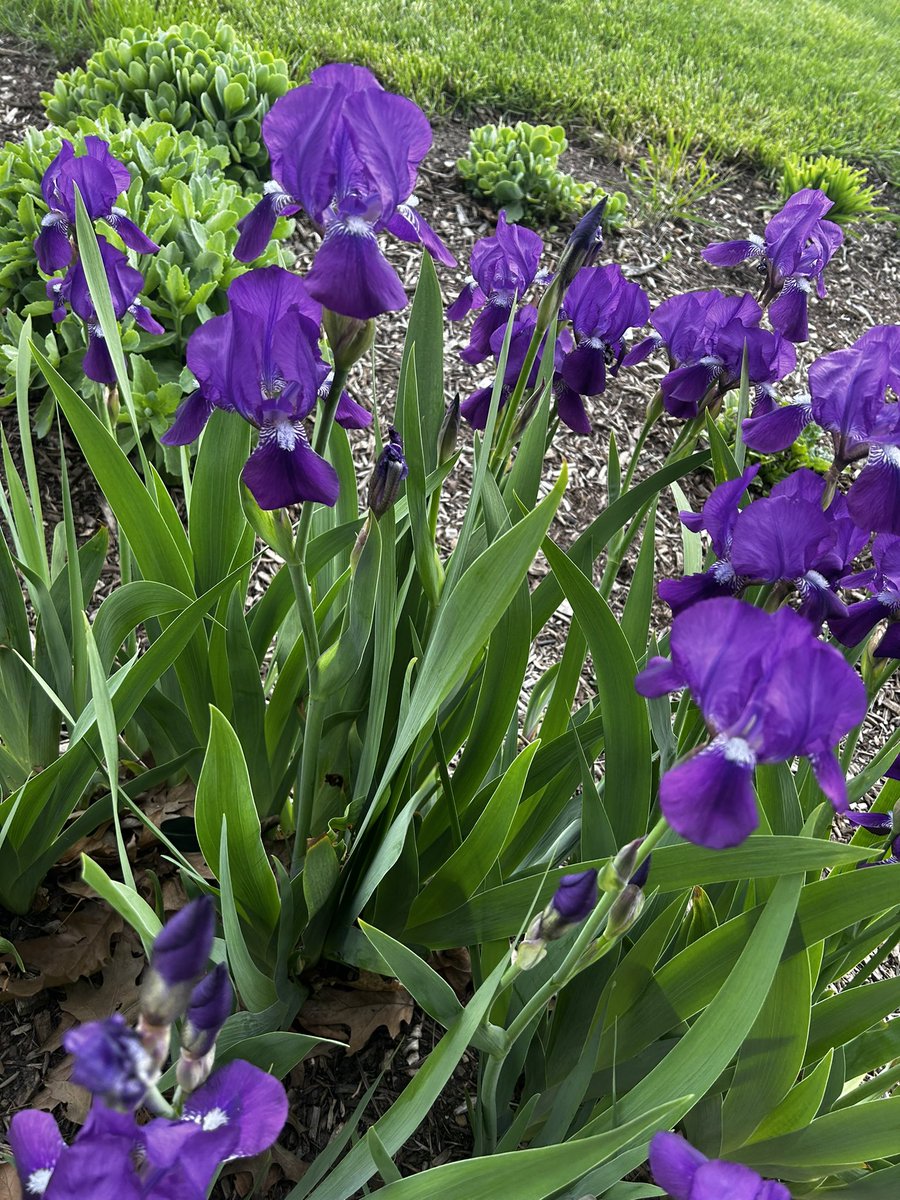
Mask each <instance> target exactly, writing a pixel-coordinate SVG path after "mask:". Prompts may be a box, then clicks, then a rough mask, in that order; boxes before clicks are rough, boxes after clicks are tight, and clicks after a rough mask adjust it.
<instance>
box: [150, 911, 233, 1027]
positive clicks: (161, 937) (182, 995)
mask: <svg viewBox="0 0 900 1200" xmlns="http://www.w3.org/2000/svg"><path fill="white" fill-rule="evenodd" d="M214 933H215V910H214V908H213V902H212V900H211V899H210V897H209V896H201V897H200V899H199V900H192V901H191V903H190V904H188V905H186V906H185V907H184V908H183V909H182V910H181V912H180V913H178V914H177V915H176V916H174V917H173V918H172V920H171V921H169V922H168V923H167V924H166V925H165V926H164V927H163V929H162V930H161V932H160V933H159V934H158V935H157V938H156V940H155V941H154V943H153V950H152V953H151V956H150V966H149V968H148V969H147V972H146V974H145V976H144V982H143V983H142V985H141V996H140V1008H141V1016H142V1018H143V1021H144V1024H145V1025H148V1026H151V1027H157V1028H159V1027H161V1026H166V1025H171V1024H172V1022H173V1021H174V1020H175V1019H176V1018H177V1017H180V1016H181V1014H182V1013H183V1012H184V1010H185V1009H186V1008H187V1005H188V1000H189V999H190V995H191V989H192V988H193V986H194V984H195V983H196V982H197V980H198V979H199V978H200V976H201V975H202V974H203V972H204V971H205V970H206V964H207V962H208V961H209V954H210V951H211V950H212V943H213V935H214Z"/></svg>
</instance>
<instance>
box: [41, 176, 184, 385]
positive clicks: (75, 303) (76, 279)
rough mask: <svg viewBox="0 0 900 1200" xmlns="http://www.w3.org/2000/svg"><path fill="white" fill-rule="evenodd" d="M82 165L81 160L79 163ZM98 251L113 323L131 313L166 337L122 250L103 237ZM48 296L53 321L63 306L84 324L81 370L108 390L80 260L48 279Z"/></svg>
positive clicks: (110, 377)
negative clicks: (60, 275) (144, 301)
mask: <svg viewBox="0 0 900 1200" xmlns="http://www.w3.org/2000/svg"><path fill="white" fill-rule="evenodd" d="M79 161H82V160H79ZM97 244H98V245H99V247H100V257H101V258H102V259H103V267H104V270H105V271H106V279H107V282H108V283H109V291H110V296H111V297H112V306H113V312H114V313H115V316H116V320H117V321H121V320H122V318H123V317H124V316H125V314H126V313H130V314H131V315H132V316H133V317H134V319H135V322H136V323H137V324H138V325H139V326H140V327H141V329H144V330H146V331H147V333H156V334H160V333H165V330H164V329H163V327H162V325H160V323H159V321H157V320H156V319H155V317H153V315H152V314H151V312H150V310H149V309H148V308H147V306H146V305H145V304H142V303H141V298H140V295H141V288H142V287H143V286H144V277H143V275H141V273H140V271H138V270H136V269H135V268H134V267H131V266H129V265H128V259H127V258H126V257H125V255H124V254H123V253H122V251H121V250H117V249H116V248H115V246H112V245H110V243H109V242H108V241H107V240H106V238H104V237H98V238H97ZM47 296H48V298H49V299H51V300H52V301H53V304H54V308H53V319H54V321H61V320H62V319H63V318H64V317H65V315H66V305H67V304H68V306H69V307H70V308H71V310H72V312H73V313H75V315H76V316H78V317H80V318H81V319H82V321H84V323H85V326H86V327H87V333H88V348H87V351H86V352H85V355H84V358H83V360H82V364H81V365H82V369H83V371H84V373H85V375H87V377H88V378H89V379H93V380H94V381H95V382H96V383H105V384H107V385H109V386H111V385H112V384H114V383H115V382H116V372H115V368H114V367H113V364H112V359H111V358H110V355H109V350H108V348H107V345H106V341H105V339H104V337H103V330H102V329H101V328H100V324H99V322H98V320H97V310H96V308H95V307H94V302H93V300H92V299H91V293H90V290H89V288H88V283H87V277H86V275H85V273H84V266H83V264H82V262H81V260H80V259H79V260H78V262H76V263H75V264H74V266H72V267H71V268H70V269H69V272H68V274H67V275H65V277H64V278H62V279H50V280H48V282H47Z"/></svg>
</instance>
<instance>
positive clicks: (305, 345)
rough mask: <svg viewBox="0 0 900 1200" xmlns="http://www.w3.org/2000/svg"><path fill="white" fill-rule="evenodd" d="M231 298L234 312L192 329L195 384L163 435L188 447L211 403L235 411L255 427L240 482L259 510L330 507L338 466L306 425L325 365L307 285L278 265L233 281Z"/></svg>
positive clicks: (189, 353)
mask: <svg viewBox="0 0 900 1200" xmlns="http://www.w3.org/2000/svg"><path fill="white" fill-rule="evenodd" d="M228 302H229V306H230V307H229V312H227V313H226V314H225V315H224V316H221V317H213V318H212V319H211V320H209V321H207V322H206V324H205V325H201V326H200V328H199V329H197V330H195V332H194V333H192V334H191V337H190V339H189V341H188V348H187V360H188V366H189V367H190V368H191V370H192V371H193V373H194V375H195V376H196V377H197V382H198V384H199V389H198V390H197V391H196V392H194V393H193V394H192V395H191V396H189V397H188V398H187V399H186V400H185V401H184V402H183V403H182V405H181V407H180V408H179V410H178V412H177V414H176V416H175V423H174V424H173V425H172V427H171V429H169V431H168V432H167V433H166V434H165V435H164V436H163V438H162V441H163V442H164V443H165V444H166V445H169V446H182V445H185V444H187V443H188V442H192V441H194V439H195V438H197V437H199V435H200V433H201V431H202V429H203V427H204V425H205V424H206V422H207V421H208V419H209V417H210V414H211V413H212V411H213V409H214V408H222V409H225V410H226V411H234V412H237V413H238V414H239V415H240V416H241V417H243V418H244V420H245V421H249V422H250V424H251V425H254V426H255V427H256V428H257V429H258V430H259V441H258V443H257V446H256V449H255V450H254V451H253V453H252V454H251V455H250V458H249V459H248V460H247V463H246V465H245V466H244V470H243V473H242V476H241V478H242V479H243V481H244V483H245V484H246V485H247V487H248V488H249V489H250V491H251V492H252V493H253V496H254V498H255V499H256V502H257V504H259V506H260V507H261V508H264V509H275V508H284V507H286V506H287V505H290V504H297V503H299V502H300V501H303V500H317V501H319V502H321V503H322V504H334V502H335V501H336V500H337V496H338V477H337V472H336V471H335V469H334V467H332V466H331V464H330V463H328V462H326V461H325V459H324V458H320V456H319V455H318V454H316V453H315V452H314V451H313V449H312V447H311V446H310V444H309V439H308V437H307V434H306V429H305V427H304V424H303V422H304V419H305V418H306V417H307V416H308V415H309V414H310V413H311V412H312V410H313V408H315V405H316V399H317V393H318V389H319V386H320V383H321V382H322V367H323V364H322V361H321V356H320V355H319V349H318V339H319V329H318V325H317V324H315V323H314V321H313V320H311V319H310V315H309V314H310V298H309V295H308V293H307V291H306V289H305V288H304V286H303V282H302V281H301V280H300V279H298V278H297V276H296V275H292V274H291V273H290V272H289V271H285V270H283V269H282V268H281V267H264V268H261V269H259V270H255V271H248V272H247V274H246V275H240V276H238V278H237V279H235V280H233V282H232V283H231V285H230V287H229V289H228ZM325 371H326V374H327V371H328V368H327V367H326V368H325Z"/></svg>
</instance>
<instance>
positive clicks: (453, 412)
mask: <svg viewBox="0 0 900 1200" xmlns="http://www.w3.org/2000/svg"><path fill="white" fill-rule="evenodd" d="M459 407H460V403H459V392H457V393H456V395H455V396H454V397H453V399H452V400H451V401H450V403H449V404H448V405H447V408H446V410H445V412H444V419H443V421H441V428H440V430H439V432H438V439H437V460H438V466H442V465H443V463H445V462H447V460H448V459H450V458H452V457H453V455H454V454H455V453H456V442H457V439H458V438H459Z"/></svg>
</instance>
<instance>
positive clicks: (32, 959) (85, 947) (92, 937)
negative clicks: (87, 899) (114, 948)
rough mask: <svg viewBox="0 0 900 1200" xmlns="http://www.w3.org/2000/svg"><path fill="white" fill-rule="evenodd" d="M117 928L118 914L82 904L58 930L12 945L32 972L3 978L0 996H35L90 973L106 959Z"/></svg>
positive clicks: (101, 907) (120, 922) (108, 957)
mask: <svg viewBox="0 0 900 1200" xmlns="http://www.w3.org/2000/svg"><path fill="white" fill-rule="evenodd" d="M121 929H122V918H121V917H120V916H119V914H118V913H117V912H115V911H114V910H113V909H111V908H108V907H107V906H106V905H102V904H83V905H82V906H81V908H78V909H76V910H75V912H73V913H72V915H71V916H70V917H69V918H68V920H67V921H66V923H65V925H64V926H63V927H62V928H61V929H60V930H59V932H58V933H54V934H50V935H49V936H46V937H38V938H32V939H31V940H30V941H24V942H19V944H18V945H17V946H16V949H17V950H18V952H19V954H20V955H21V957H22V961H23V962H24V963H25V966H26V967H27V968H28V970H29V971H34V972H35V975H34V977H33V978H31V979H12V978H10V979H6V980H4V981H3V986H2V990H0V1000H4V999H13V998H16V997H21V996H36V995H37V994H38V992H43V991H45V990H46V989H47V988H52V987H61V986H62V985H63V984H66V983H72V982H74V980H76V979H81V978H82V977H83V976H87V975H93V974H94V972H95V971H99V970H100V968H101V967H102V966H104V965H105V964H106V963H108V962H109V959H110V942H111V940H112V938H113V936H114V935H115V934H117V933H119V932H120V931H121ZM0 957H2V958H3V959H5V958H6V957H7V956H5V955H4V956H0Z"/></svg>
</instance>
